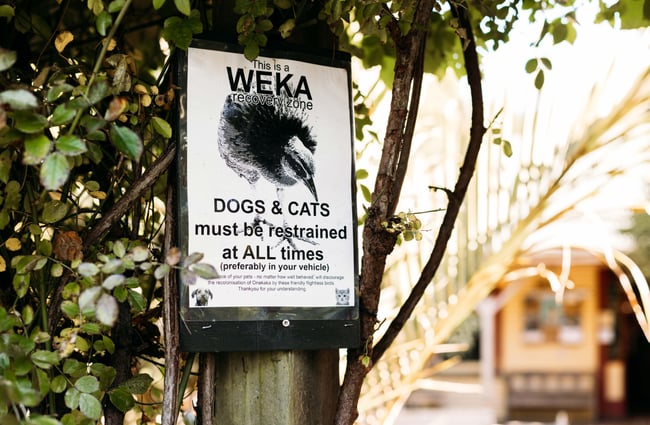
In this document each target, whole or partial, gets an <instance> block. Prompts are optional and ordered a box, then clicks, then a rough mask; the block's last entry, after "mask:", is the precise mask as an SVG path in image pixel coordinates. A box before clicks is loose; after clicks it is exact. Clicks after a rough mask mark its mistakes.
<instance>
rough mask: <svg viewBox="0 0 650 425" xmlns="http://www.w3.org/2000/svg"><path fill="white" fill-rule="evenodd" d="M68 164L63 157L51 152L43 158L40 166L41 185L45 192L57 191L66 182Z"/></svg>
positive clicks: (68, 172) (68, 171)
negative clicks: (43, 160)
mask: <svg viewBox="0 0 650 425" xmlns="http://www.w3.org/2000/svg"><path fill="white" fill-rule="evenodd" d="M69 175H70V164H68V160H67V159H66V158H65V155H63V154H61V153H59V152H53V153H51V154H49V155H48V156H47V158H45V162H43V165H42V166H41V172H40V178H41V184H42V185H43V187H44V188H45V189H46V190H57V189H59V188H60V187H61V186H63V184H64V183H65V182H66V181H67V180H68V176H69Z"/></svg>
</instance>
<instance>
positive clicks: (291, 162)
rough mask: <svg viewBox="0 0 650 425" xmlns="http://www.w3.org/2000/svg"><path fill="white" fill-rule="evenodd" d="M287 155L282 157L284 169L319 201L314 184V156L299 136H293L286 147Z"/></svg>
mask: <svg viewBox="0 0 650 425" xmlns="http://www.w3.org/2000/svg"><path fill="white" fill-rule="evenodd" d="M284 150H285V155H283V156H282V167H283V168H284V170H285V172H286V173H287V174H288V175H289V176H291V177H292V178H293V179H295V180H296V181H299V182H302V183H303V184H304V185H305V186H306V187H307V189H309V192H310V193H311V194H312V196H313V197H314V199H315V200H316V201H318V194H317V192H316V185H315V184H314V172H315V170H316V167H315V164H314V156H313V154H312V152H311V151H310V150H309V149H307V147H306V146H305V144H304V143H303V141H302V140H301V139H300V138H299V137H298V136H293V137H291V138H290V139H289V142H288V143H287V144H286V145H285V148H284Z"/></svg>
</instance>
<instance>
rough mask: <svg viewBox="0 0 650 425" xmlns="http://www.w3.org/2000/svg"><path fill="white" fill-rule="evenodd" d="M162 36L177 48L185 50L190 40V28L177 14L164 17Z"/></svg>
mask: <svg viewBox="0 0 650 425" xmlns="http://www.w3.org/2000/svg"><path fill="white" fill-rule="evenodd" d="M162 36H163V38H164V39H165V40H167V41H168V42H170V43H172V44H174V45H176V46H177V47H178V48H179V49H181V50H187V49H188V47H190V43H191V42H192V28H191V26H190V25H189V24H188V23H187V21H184V20H182V19H181V18H179V17H178V16H170V17H169V18H167V19H165V23H164V25H163V31H162Z"/></svg>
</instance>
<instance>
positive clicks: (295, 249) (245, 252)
mask: <svg viewBox="0 0 650 425" xmlns="http://www.w3.org/2000/svg"><path fill="white" fill-rule="evenodd" d="M186 93H187V98H186V111H182V113H185V118H186V123H187V132H186V138H187V140H186V144H187V145H186V161H187V163H186V164H187V165H186V173H187V175H186V178H187V180H186V181H187V187H186V193H187V206H186V207H187V233H188V234H187V246H188V252H189V253H192V252H202V253H204V258H203V260H202V261H204V262H207V263H211V264H212V265H214V266H215V268H216V269H217V271H218V272H219V278H217V279H211V280H202V279H199V281H198V282H197V283H195V284H194V285H192V286H191V287H190V289H189V290H190V296H189V307H190V308H204V307H342V308H343V307H351V306H353V305H354V302H355V301H354V299H355V296H354V288H355V273H356V267H355V261H356V260H355V259H356V255H355V232H356V222H355V216H354V213H353V211H354V208H353V177H354V176H353V172H354V166H353V162H352V161H353V152H352V140H353V134H352V125H351V114H352V109H351V108H352V106H351V98H350V85H349V71H348V70H347V69H345V68H342V67H336V66H326V65H322V64H317V63H312V62H305V61H298V60H291V59H283V58H271V57H259V58H258V59H257V60H255V61H253V62H251V61H248V60H247V59H245V58H244V56H243V55H242V54H240V53H235V52H231V51H221V50H210V49H202V48H196V47H191V48H190V49H189V51H188V52H187V87H186Z"/></svg>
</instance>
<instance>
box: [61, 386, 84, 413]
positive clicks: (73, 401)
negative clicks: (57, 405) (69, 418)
mask: <svg viewBox="0 0 650 425" xmlns="http://www.w3.org/2000/svg"><path fill="white" fill-rule="evenodd" d="M80 395H81V393H80V392H79V390H77V389H76V388H68V391H66V392H65V396H64V397H63V400H64V402H65V405H66V406H67V407H68V408H69V409H76V408H77V407H79V396H80Z"/></svg>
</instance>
